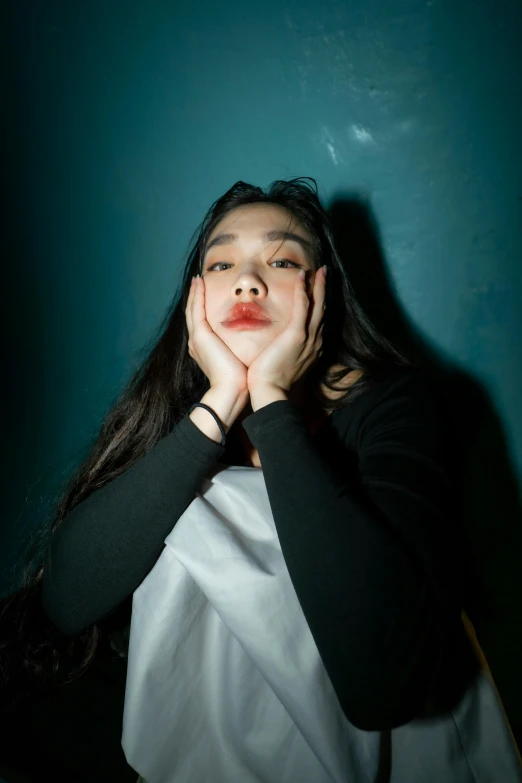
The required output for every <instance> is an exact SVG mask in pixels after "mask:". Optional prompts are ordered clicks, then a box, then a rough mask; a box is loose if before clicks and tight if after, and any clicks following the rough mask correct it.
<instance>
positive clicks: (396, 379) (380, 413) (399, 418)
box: [335, 368, 446, 440]
mask: <svg viewBox="0 0 522 783" xmlns="http://www.w3.org/2000/svg"><path fill="white" fill-rule="evenodd" d="M445 410H446V409H445V401H444V397H443V395H442V393H441V388H440V382H439V381H438V380H437V379H436V378H435V376H434V375H433V374H432V373H431V372H429V371H428V370H427V369H424V368H406V369H404V370H398V371H396V372H393V373H389V374H388V375H386V376H384V377H382V378H378V379H375V380H374V379H372V380H370V381H369V383H368V386H367V387H366V388H364V389H363V391H361V393H360V394H359V395H358V396H357V397H355V398H354V399H353V400H351V401H350V402H349V403H348V404H347V405H346V407H344V408H341V409H338V410H337V411H335V415H336V419H337V422H338V424H339V425H341V426H342V425H344V426H345V427H347V428H349V430H350V433H351V436H352V438H353V439H355V440H359V439H360V438H362V437H363V436H364V435H365V434H367V433H368V432H369V431H371V430H374V429H375V428H378V429H381V430H382V428H383V427H387V426H394V427H398V426H410V425H412V424H417V425H426V424H428V425H432V426H439V425H440V423H441V422H442V421H444V420H445V418H446V417H445Z"/></svg>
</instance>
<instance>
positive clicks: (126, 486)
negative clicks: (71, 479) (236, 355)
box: [42, 389, 244, 635]
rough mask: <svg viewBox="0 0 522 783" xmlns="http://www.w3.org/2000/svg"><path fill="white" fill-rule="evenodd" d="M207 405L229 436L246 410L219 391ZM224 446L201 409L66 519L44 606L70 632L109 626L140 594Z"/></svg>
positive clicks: (50, 554) (50, 563)
mask: <svg viewBox="0 0 522 783" xmlns="http://www.w3.org/2000/svg"><path fill="white" fill-rule="evenodd" d="M201 401H202V402H204V403H206V404H207V405H209V406H210V407H211V408H212V409H213V410H214V411H215V412H216V414H217V415H218V416H219V418H220V419H221V421H222V422H223V424H224V426H225V431H227V430H228V429H229V428H230V427H231V426H232V423H233V422H234V421H235V419H236V418H237V416H238V415H239V413H240V412H241V410H242V408H243V407H244V399H238V398H237V396H235V395H234V396H232V395H231V394H230V393H227V392H224V393H223V392H222V391H220V390H216V389H210V390H209V391H208V392H206V394H205V395H204V397H203V398H202V400H201ZM205 433H206V434H205ZM216 441H218V442H216ZM220 441H221V435H220V433H219V429H218V427H217V425H216V422H215V421H214V418H213V417H212V416H211V414H210V413H208V411H205V410H204V408H195V409H194V411H192V413H191V414H190V415H189V414H186V415H185V416H184V417H183V418H182V419H181V421H180V422H178V424H177V425H176V426H175V427H174V428H173V430H172V432H170V433H169V435H167V436H166V437H164V438H162V439H161V440H160V441H159V442H158V443H157V444H156V445H155V446H154V447H153V448H152V449H150V451H149V452H148V453H147V454H146V455H145V456H144V457H142V458H141V459H140V460H139V461H138V462H136V463H135V464H134V465H133V466H132V467H130V468H129V469H128V470H126V471H125V472H124V473H122V474H121V475H120V476H118V477H117V478H116V479H114V480H113V481H111V482H110V483H109V484H107V485H106V486H105V487H103V488H102V489H99V490H97V491H96V492H94V493H93V494H92V495H90V496H89V497H88V498H86V500H84V501H83V502H82V503H80V504H79V505H78V506H76V507H75V508H73V509H72V511H71V512H70V513H69V514H68V515H67V517H66V518H65V519H64V520H63V521H62V523H61V524H60V525H59V527H58V528H57V529H56V530H55V532H54V533H53V535H52V538H51V543H50V545H49V549H48V551H47V556H46V562H45V568H44V574H43V579H42V604H43V607H44V609H45V611H46V613H47V614H48V616H49V617H50V619H51V620H52V621H53V622H54V624H55V625H56V626H57V627H58V628H59V629H60V630H61V631H63V633H65V634H68V635H74V634H77V633H80V632H81V631H83V630H85V629H86V628H87V627H88V626H89V625H91V624H92V623H95V622H98V621H99V620H103V619H104V618H105V617H107V615H109V614H111V613H112V612H113V611H114V610H115V609H116V608H118V607H119V606H120V605H121V604H122V602H123V601H124V600H125V599H126V598H128V597H129V596H130V595H131V594H132V593H133V592H134V590H136V588H137V587H138V586H139V584H140V583H141V582H142V581H143V579H144V578H145V577H146V575H147V574H148V572H149V571H150V570H151V569H152V568H153V566H154V564H155V563H156V561H157V559H158V557H159V555H160V554H161V550H162V549H163V546H164V540H165V538H166V537H167V536H168V534H169V533H170V532H171V530H172V528H173V527H174V525H175V524H176V522H177V520H178V519H179V518H180V516H181V515H182V514H183V512H184V511H185V509H186V508H187V506H188V505H189V504H190V503H191V502H192V500H193V499H194V497H195V493H196V491H197V489H198V487H199V486H200V484H201V482H202V481H203V479H204V478H205V476H206V475H207V473H208V471H209V469H210V468H211V467H212V466H213V465H214V464H215V463H216V462H217V460H218V459H219V457H220V456H221V455H222V453H223V452H224V447H223V446H221V445H220Z"/></svg>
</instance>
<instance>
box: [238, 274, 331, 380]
mask: <svg viewBox="0 0 522 783" xmlns="http://www.w3.org/2000/svg"><path fill="white" fill-rule="evenodd" d="M325 281H326V275H325V271H324V268H323V267H321V268H320V269H318V270H317V272H316V274H315V278H314V288H313V292H312V293H313V301H312V306H311V308H310V300H309V298H308V294H307V291H306V279H302V278H300V277H299V275H296V283H295V289H294V305H293V311H292V318H291V320H290V322H289V323H288V325H287V326H286V328H285V330H284V331H283V332H281V334H280V335H279V336H278V337H276V338H275V340H274V341H273V342H271V343H270V345H268V346H267V347H266V348H265V350H264V351H262V353H260V354H259V356H258V357H257V358H256V359H255V360H254V361H253V362H252V364H251V365H250V367H249V368H248V373H247V384H248V389H249V391H252V389H253V388H255V387H259V386H272V387H276V388H278V389H282V390H283V391H285V392H289V391H290V389H291V388H292V386H293V384H294V383H295V382H296V381H297V380H299V378H300V377H301V376H302V375H304V373H305V372H306V371H307V370H308V368H309V367H310V365H311V364H312V363H313V362H314V361H315V360H316V359H317V357H318V356H319V354H320V352H321V347H322V344H323V339H322V330H323V325H324V324H323V317H324V308H325ZM310 309H311V315H310V318H309V319H308V315H309V310H310Z"/></svg>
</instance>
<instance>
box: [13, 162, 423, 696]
mask: <svg viewBox="0 0 522 783" xmlns="http://www.w3.org/2000/svg"><path fill="white" fill-rule="evenodd" d="M254 203H269V204H277V205H280V206H282V207H284V208H285V209H286V210H287V211H288V212H289V214H290V221H291V220H292V219H293V218H295V219H297V221H299V222H300V224H301V225H302V226H303V227H304V228H306V230H307V231H308V232H309V234H310V235H311V237H312V238H313V248H314V251H313V254H314V265H315V268H316V269H317V268H318V267H319V266H320V265H322V264H326V265H327V267H328V275H327V279H326V302H327V307H326V310H325V318H324V332H323V352H322V354H321V355H320V356H319V357H318V358H317V359H316V362H315V363H314V365H312V367H311V368H310V369H309V371H308V373H307V374H306V388H307V391H308V390H309V392H310V393H311V394H312V395H314V396H315V397H316V398H317V399H318V400H319V401H320V404H321V405H322V407H323V409H325V410H330V411H331V410H335V409H337V408H342V407H344V406H346V405H348V404H349V403H350V401H351V400H353V399H354V398H356V397H358V396H360V395H361V394H363V393H364V392H365V391H366V390H367V389H369V388H370V387H371V386H372V385H373V384H374V383H375V382H376V381H377V380H379V379H380V378H382V377H384V376H386V375H387V374H389V373H390V372H391V373H393V372H397V371H400V370H402V369H408V368H411V367H414V366H417V365H418V362H417V361H416V360H415V359H414V358H413V357H412V356H408V355H406V353H405V352H404V351H403V350H400V349H399V348H398V347H397V346H395V345H393V344H392V343H391V341H390V340H388V339H387V338H386V337H385V336H384V335H382V334H380V333H379V332H378V330H377V329H376V328H375V327H374V325H373V324H372V323H371V321H370V320H369V318H368V316H367V315H366V314H365V312H364V311H363V309H362V307H361V305H360V304H359V302H358V301H357V299H356V297H355V294H354V291H353V289H352V286H351V285H350V281H349V279H348V276H347V273H346V270H345V268H344V266H343V263H342V261H341V258H340V257H339V254H338V252H337V250H336V248H335V245H334V238H333V227H332V224H331V221H330V218H329V216H328V214H327V213H326V212H325V210H324V209H323V207H322V205H321V203H320V200H319V196H318V192H317V184H316V182H315V180H314V179H313V178H311V177H297V178H294V179H290V180H276V181H275V182H273V183H272V184H271V185H270V186H269V187H268V188H267V189H266V190H263V189H262V188H261V187H257V186H254V185H249V184H247V183H245V182H242V181H239V182H236V184H235V185H233V186H232V187H231V188H230V189H229V190H228V191H227V192H226V193H225V194H224V195H223V196H221V198H219V199H217V200H216V201H215V202H214V203H213V204H212V205H211V207H210V209H209V210H208V212H207V214H206V216H205V218H204V219H203V221H202V223H201V224H200V225H199V227H198V228H197V229H196V231H195V232H194V235H193V236H192V239H191V249H190V250H189V254H188V259H187V261H186V264H185V269H184V272H183V274H182V277H181V282H180V284H179V286H178V291H177V292H176V294H175V296H174V299H173V302H172V304H171V305H170V307H169V309H168V311H167V313H166V315H165V318H164V319H163V322H162V323H161V324H160V326H159V328H158V330H157V333H156V334H155V335H154V337H153V339H152V346H146V347H145V349H144V350H143V353H144V354H145V358H144V359H143V361H142V362H141V365H140V366H139V367H138V369H137V370H136V371H135V372H134V374H133V375H132V377H131V379H130V381H129V382H128V384H127V386H126V387H125V388H124V390H123V391H122V392H121V393H120V394H119V396H118V397H117V399H116V401H115V403H114V405H113V406H112V408H111V409H110V410H109V411H108V413H107V414H106V415H105V417H104V419H103V421H102V423H101V426H100V429H99V433H98V434H97V436H96V437H95V439H94V442H93V443H92V444H91V445H90V447H89V450H88V451H87V455H86V457H85V459H84V461H83V463H82V464H81V465H80V467H79V468H78V469H77V470H76V471H75V472H74V475H72V476H71V477H70V478H69V480H68V481H67V483H66V485H65V487H64V488H63V490H62V494H61V496H59V497H58V498H57V499H56V500H55V503H54V504H53V509H54V510H53V513H52V514H51V515H49V516H48V518H47V520H46V521H45V522H44V523H43V525H40V526H39V528H38V530H37V531H35V532H33V533H32V534H30V535H29V536H28V541H27V543H26V544H23V546H22V549H23V553H22V556H21V557H20V558H18V560H17V562H16V563H15V565H14V566H12V568H11V571H10V580H11V581H10V588H8V591H7V596H4V597H3V598H2V599H1V601H0V678H1V679H0V691H1V695H2V699H0V701H2V702H3V703H4V705H7V706H8V707H9V705H12V704H13V703H14V702H15V701H17V700H18V699H19V698H21V697H22V696H25V695H28V694H29V693H31V692H32V691H33V690H35V689H37V690H40V689H41V688H44V689H46V688H48V687H51V686H53V687H54V686H55V685H65V684H67V683H68V682H72V681H74V680H76V679H78V678H79V677H80V676H81V675H82V674H83V673H84V672H85V671H86V669H87V668H88V666H89V664H90V663H91V661H92V660H93V658H94V655H95V652H96V649H97V646H98V641H99V635H100V627H99V625H98V624H96V623H95V624H93V625H92V626H90V627H89V628H87V629H86V630H85V631H83V632H81V633H79V634H77V635H76V636H72V637H71V636H66V635H65V634H63V633H62V632H61V631H60V630H59V629H58V628H57V627H56V626H55V625H54V624H53V623H52V622H51V621H50V619H49V618H48V617H47V615H46V614H45V612H44V610H43V608H42V605H41V600H40V589H41V581H42V575H43V571H44V563H45V555H46V552H47V548H48V545H49V541H50V538H51V536H52V534H53V531H54V530H56V528H57V527H58V526H59V525H60V524H61V523H62V522H63V521H64V519H65V518H66V517H67V515H68V514H69V513H70V512H71V510H72V509H73V508H74V507H75V506H77V505H78V504H80V503H81V502H82V501H84V500H86V498H88V497H89V495H91V493H93V492H94V491H95V490H98V489H100V488H101V487H103V486H105V485H106V484H108V483H109V482H111V481H112V480H113V479H115V478H116V477H117V476H119V475H120V474H122V473H123V472H124V471H126V470H128V469H129V468H130V467H131V466H132V465H134V463H136V462H137V461H138V460H139V459H140V458H141V457H143V456H144V455H145V454H146V453H147V452H148V451H149V449H151V448H152V447H153V446H154V445H155V444H156V443H157V442H158V441H159V440H160V439H161V438H163V437H165V436H166V435H167V434H168V433H169V432H170V431H171V430H172V428H173V427H174V426H175V425H176V424H177V422H179V421H180V419H181V418H182V417H183V416H184V415H185V414H186V413H187V412H188V410H189V408H190V406H191V404H192V403H193V402H196V401H197V400H200V399H201V397H202V395H203V394H204V393H205V392H206V391H207V390H208V388H209V383H208V379H207V378H206V377H205V375H204V374H203V372H202V371H201V370H200V368H199V366H198V365H197V363H196V362H195V361H194V359H192V358H191V356H190V355H189V353H188V331H187V325H186V317H185V308H186V303H187V299H188V294H189V288H190V281H191V278H192V276H193V275H196V274H199V273H200V272H201V267H202V261H203V258H204V255H205V249H206V245H207V243H208V239H209V236H210V234H211V232H212V231H213V230H214V228H215V227H216V226H217V224H218V223H219V222H220V220H221V219H222V218H223V217H224V216H225V215H227V213H228V212H230V210H232V209H235V208H236V207H241V206H245V205H248V204H254ZM335 364H337V365H339V366H340V367H342V368H343V369H338V370H332V369H331V368H332V366H333V365H335ZM346 368H348V369H349V370H362V371H363V374H362V375H361V377H360V378H359V379H358V380H357V381H356V382H355V383H354V384H353V385H351V386H350V387H348V388H347V389H346V387H343V386H341V387H339V386H337V385H336V384H338V383H339V382H340V381H341V379H342V378H343V377H344V376H345V375H346V372H347V370H346ZM321 384H324V385H325V386H326V387H327V388H329V389H331V390H332V391H334V392H340V391H343V390H344V392H345V393H344V394H340V395H339V396H338V397H337V398H336V399H335V400H334V399H331V398H327V397H326V396H324V394H323V393H322V391H321V388H320V387H321Z"/></svg>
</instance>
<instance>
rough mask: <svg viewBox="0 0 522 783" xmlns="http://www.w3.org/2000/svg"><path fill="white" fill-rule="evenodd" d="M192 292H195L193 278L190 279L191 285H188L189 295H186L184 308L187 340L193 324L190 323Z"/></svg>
mask: <svg viewBox="0 0 522 783" xmlns="http://www.w3.org/2000/svg"><path fill="white" fill-rule="evenodd" d="M194 291H195V283H194V278H192V280H191V283H190V290H189V295H188V299H187V306H186V307H185V317H186V319H187V329H188V333H189V338H190V336H191V334H192V329H193V323H192V303H193V301H194Z"/></svg>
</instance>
